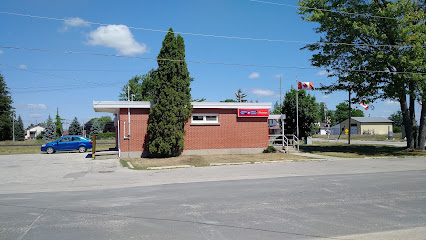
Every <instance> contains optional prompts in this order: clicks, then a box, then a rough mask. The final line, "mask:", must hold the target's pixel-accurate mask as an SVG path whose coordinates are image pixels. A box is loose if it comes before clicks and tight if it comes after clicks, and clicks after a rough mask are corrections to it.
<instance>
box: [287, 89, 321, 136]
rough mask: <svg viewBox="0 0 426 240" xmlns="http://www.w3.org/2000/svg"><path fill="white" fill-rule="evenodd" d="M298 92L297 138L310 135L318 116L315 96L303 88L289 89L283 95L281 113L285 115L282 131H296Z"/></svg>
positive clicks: (292, 132)
mask: <svg viewBox="0 0 426 240" xmlns="http://www.w3.org/2000/svg"><path fill="white" fill-rule="evenodd" d="M297 92H298V93H299V138H302V137H306V136H311V135H312V134H313V133H314V132H315V130H316V127H315V125H314V123H315V122H316V120H317V118H318V104H317V103H316V102H315V97H314V96H311V95H310V94H307V93H306V91H304V90H299V91H296V90H295V89H291V90H290V91H288V92H287V93H286V94H285V96H284V102H283V106H282V108H281V113H284V114H285V115H286V119H285V120H284V123H285V124H284V132H285V133H286V134H294V135H296V133H297V128H296V93H297Z"/></svg>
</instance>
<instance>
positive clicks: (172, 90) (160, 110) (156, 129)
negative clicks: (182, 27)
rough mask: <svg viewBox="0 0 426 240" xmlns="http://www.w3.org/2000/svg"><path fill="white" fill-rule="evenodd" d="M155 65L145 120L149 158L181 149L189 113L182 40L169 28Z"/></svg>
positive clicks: (189, 95)
mask: <svg viewBox="0 0 426 240" xmlns="http://www.w3.org/2000/svg"><path fill="white" fill-rule="evenodd" d="M166 59H171V60H174V61H169V60H166ZM157 63H158V70H157V74H158V75H157V76H158V83H157V89H156V94H155V98H154V105H153V107H152V108H151V110H150V114H149V121H148V136H149V144H148V151H149V152H150V154H151V156H152V157H171V156H177V155H179V154H180V153H181V152H182V150H183V149H184V141H183V137H184V135H185V129H184V127H185V124H186V123H187V121H188V120H189V117H190V116H191V112H192V105H191V88H190V87H189V85H190V82H191V78H190V77H189V72H188V69H187V66H186V62H185V45H184V41H183V38H182V37H181V36H180V35H177V37H175V35H174V33H173V29H171V28H170V30H169V32H168V33H167V35H166V36H165V38H164V41H163V43H162V48H161V50H160V53H159V54H158V57H157Z"/></svg>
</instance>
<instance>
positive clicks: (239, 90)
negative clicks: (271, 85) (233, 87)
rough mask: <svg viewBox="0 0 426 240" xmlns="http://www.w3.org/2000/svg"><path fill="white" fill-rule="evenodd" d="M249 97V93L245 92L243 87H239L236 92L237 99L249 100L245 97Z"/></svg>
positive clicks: (240, 100)
mask: <svg viewBox="0 0 426 240" xmlns="http://www.w3.org/2000/svg"><path fill="white" fill-rule="evenodd" d="M245 97H247V94H245V93H243V91H241V89H238V91H237V92H236V93H235V98H236V99H237V102H247V100H245V99H244V98H245Z"/></svg>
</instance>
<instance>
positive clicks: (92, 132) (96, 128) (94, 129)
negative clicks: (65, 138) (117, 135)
mask: <svg viewBox="0 0 426 240" xmlns="http://www.w3.org/2000/svg"><path fill="white" fill-rule="evenodd" d="M101 132H102V127H101V124H100V123H99V122H98V121H95V122H93V124H92V127H90V135H92V136H93V135H98V134H99V133H101Z"/></svg>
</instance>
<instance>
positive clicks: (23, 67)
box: [18, 64, 27, 70]
mask: <svg viewBox="0 0 426 240" xmlns="http://www.w3.org/2000/svg"><path fill="white" fill-rule="evenodd" d="M18 68H19V69H21V70H25V69H27V65H25V64H21V65H19V66H18Z"/></svg>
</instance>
